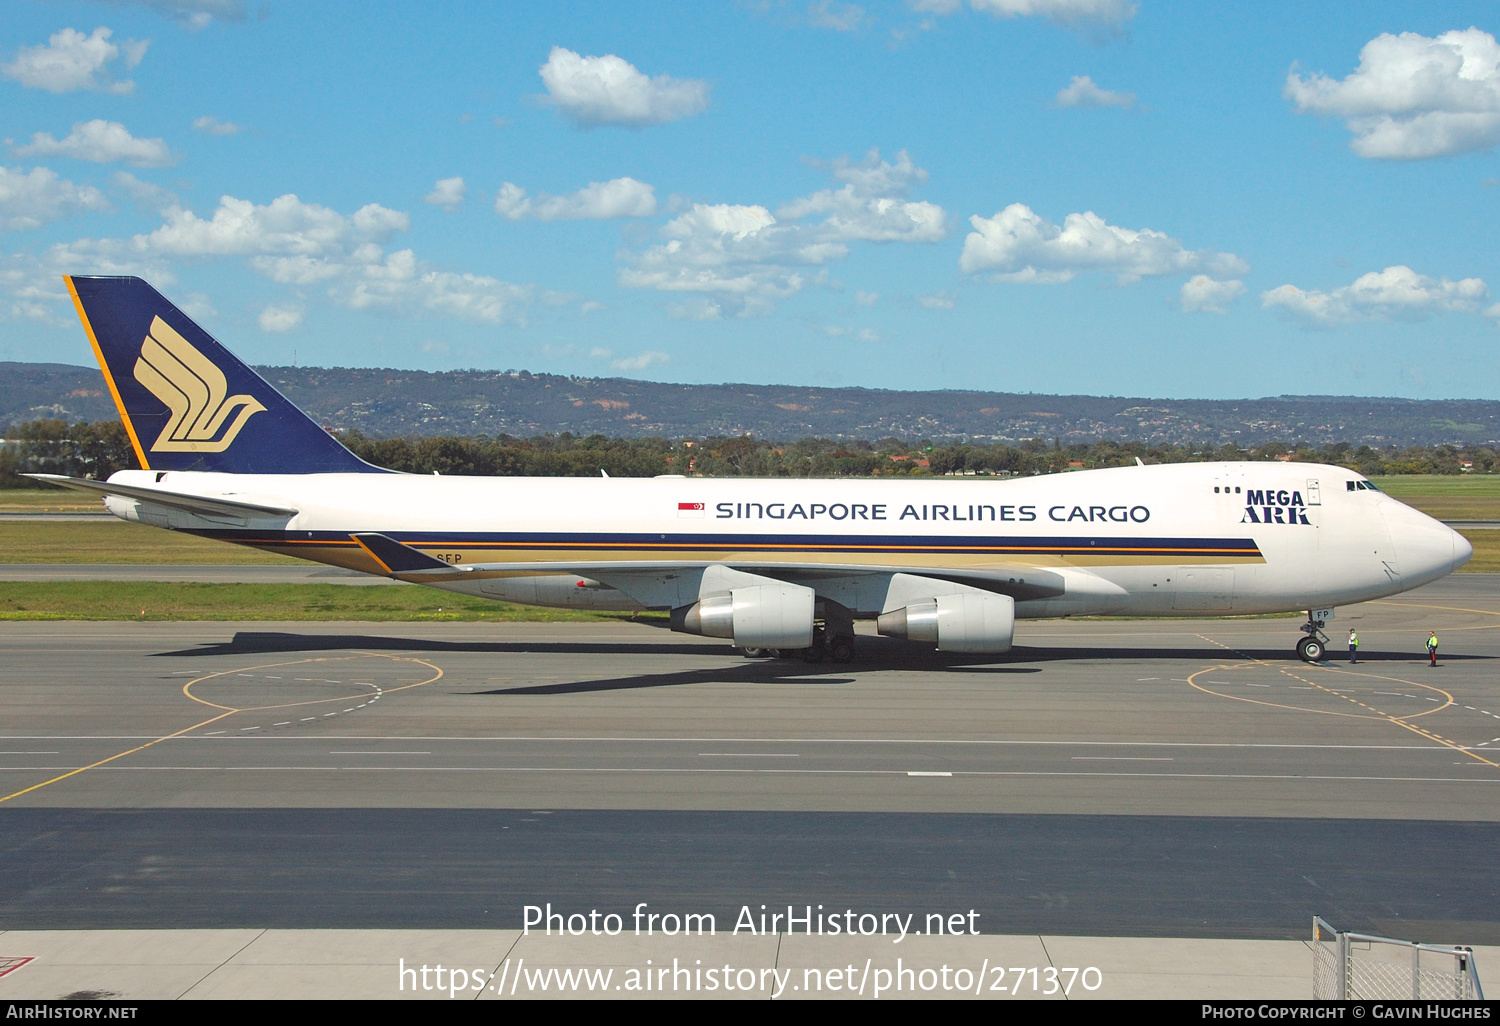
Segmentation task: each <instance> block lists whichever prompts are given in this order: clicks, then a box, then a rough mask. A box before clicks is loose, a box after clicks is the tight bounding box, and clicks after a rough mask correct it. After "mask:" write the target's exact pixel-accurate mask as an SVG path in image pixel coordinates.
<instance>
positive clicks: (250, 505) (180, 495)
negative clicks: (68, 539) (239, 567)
mask: <svg viewBox="0 0 1500 1026" xmlns="http://www.w3.org/2000/svg"><path fill="white" fill-rule="evenodd" d="M21 476H22V477H29V478H31V479H33V480H35V481H45V482H47V483H48V484H55V485H58V486H59V487H62V488H73V489H76V490H78V491H80V492H94V493H96V494H100V495H118V496H120V497H121V498H125V499H136V500H138V501H140V502H154V503H156V504H157V505H158V506H170V507H171V508H172V509H180V510H182V511H183V512H184V513H194V514H197V515H198V516H203V517H235V518H238V519H244V518H247V517H294V516H296V515H297V513H298V510H295V509H291V508H290V507H287V506H267V505H264V504H262V503H258V502H240V501H239V500H238V499H223V498H217V497H209V496H203V495H188V494H186V493H184V492H169V491H164V490H163V489H160V488H146V487H144V486H142V485H127V484H110V483H109V482H108V481H91V480H89V479H88V478H83V477H64V476H63V475H61V474H22V475H21Z"/></svg>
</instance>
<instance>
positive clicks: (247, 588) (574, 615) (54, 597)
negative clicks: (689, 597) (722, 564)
mask: <svg viewBox="0 0 1500 1026" xmlns="http://www.w3.org/2000/svg"><path fill="white" fill-rule="evenodd" d="M640 615H641V616H642V617H643V618H644V617H650V616H652V615H653V614H649V613H643V614H640ZM628 616H629V614H628V613H592V612H588V611H585V610H574V609H542V608H538V607H534V606H518V605H513V604H511V603H508V602H494V601H491V600H489V599H482V598H472V597H470V596H467V595H455V594H453V593H452V592H444V591H436V590H434V589H432V588H423V587H419V586H417V585H395V586H392V587H357V586H351V585H341V584H162V583H156V582H136V581H45V582H22V583H14V582H0V620H140V621H146V620H382V621H386V620H401V621H420V622H434V621H469V622H475V621H484V622H509V621H526V622H552V621H588V620H613V619H621V618H624V617H628Z"/></svg>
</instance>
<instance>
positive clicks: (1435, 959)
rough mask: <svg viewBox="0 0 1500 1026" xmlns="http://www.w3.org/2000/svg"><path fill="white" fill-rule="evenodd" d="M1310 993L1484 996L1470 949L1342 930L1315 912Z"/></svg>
mask: <svg viewBox="0 0 1500 1026" xmlns="http://www.w3.org/2000/svg"><path fill="white" fill-rule="evenodd" d="M1313 998H1314V999H1315V1000H1319V1001H1369V1000H1372V999H1384V1000H1402V999H1406V1000H1413V999H1417V998H1433V999H1438V1000H1448V1001H1483V1000H1484V990H1483V988H1481V987H1480V985H1479V970H1478V968H1477V967H1476V966H1475V965H1474V949H1473V948H1461V947H1442V946H1440V945H1437V944H1418V943H1416V942H1415V941H1403V940H1393V939H1392V938H1390V937H1376V936H1372V935H1371V934H1366V933H1340V932H1339V931H1337V930H1335V929H1334V928H1333V927H1332V926H1330V925H1329V924H1328V922H1327V921H1326V920H1324V919H1323V918H1321V917H1320V916H1313Z"/></svg>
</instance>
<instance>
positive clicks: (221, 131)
mask: <svg viewBox="0 0 1500 1026" xmlns="http://www.w3.org/2000/svg"><path fill="white" fill-rule="evenodd" d="M193 129H194V130H195V131H198V132H203V133H205V134H207V135H239V134H240V133H241V132H243V131H244V129H243V128H241V127H240V126H239V125H236V124H235V123H234V122H233V121H220V120H219V119H218V118H215V117H210V116H209V115H207V114H205V115H203V116H202V117H200V118H194V119H193Z"/></svg>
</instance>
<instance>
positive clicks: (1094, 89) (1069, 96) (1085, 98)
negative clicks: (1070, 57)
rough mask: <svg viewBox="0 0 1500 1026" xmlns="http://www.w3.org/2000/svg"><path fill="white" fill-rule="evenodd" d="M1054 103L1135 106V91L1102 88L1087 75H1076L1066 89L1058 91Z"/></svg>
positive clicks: (1076, 105) (1065, 104) (1084, 105)
mask: <svg viewBox="0 0 1500 1026" xmlns="http://www.w3.org/2000/svg"><path fill="white" fill-rule="evenodd" d="M1052 103H1053V105H1054V106H1057V107H1133V106H1135V93H1117V92H1114V91H1113V90H1110V89H1100V88H1099V87H1098V86H1096V85H1095V84H1094V80H1093V79H1092V78H1090V77H1089V76H1087V75H1074V76H1073V81H1072V82H1070V83H1069V84H1068V87H1067V88H1066V89H1062V90H1059V91H1058V94H1057V96H1056V97H1054V98H1053V100H1052Z"/></svg>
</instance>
